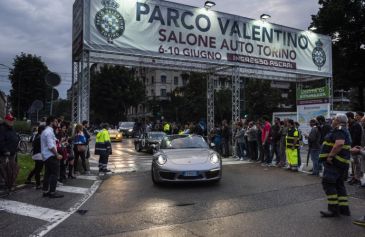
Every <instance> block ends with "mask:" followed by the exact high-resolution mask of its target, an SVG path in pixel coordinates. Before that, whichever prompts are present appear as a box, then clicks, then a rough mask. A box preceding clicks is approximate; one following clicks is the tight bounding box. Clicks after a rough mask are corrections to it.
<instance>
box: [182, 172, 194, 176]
mask: <svg viewBox="0 0 365 237" xmlns="http://www.w3.org/2000/svg"><path fill="white" fill-rule="evenodd" d="M183 175H184V176H198V172H197V171H186V172H184V173H183Z"/></svg>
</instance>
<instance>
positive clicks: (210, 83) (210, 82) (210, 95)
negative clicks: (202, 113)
mask: <svg viewBox="0 0 365 237" xmlns="http://www.w3.org/2000/svg"><path fill="white" fill-rule="evenodd" d="M213 128H214V79H213V78H212V77H211V76H210V74H208V76H207V130H208V133H209V132H210V131H211V129H213Z"/></svg>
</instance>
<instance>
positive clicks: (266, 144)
mask: <svg viewBox="0 0 365 237" xmlns="http://www.w3.org/2000/svg"><path fill="white" fill-rule="evenodd" d="M263 120H264V126H263V128H262V134H261V142H262V147H263V150H264V156H265V158H264V159H265V163H266V165H268V166H270V165H271V162H272V157H271V152H270V144H271V141H270V130H271V125H270V121H269V118H268V117H267V116H264V117H263Z"/></svg>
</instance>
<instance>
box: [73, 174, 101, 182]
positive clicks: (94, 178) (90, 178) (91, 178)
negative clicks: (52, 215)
mask: <svg viewBox="0 0 365 237" xmlns="http://www.w3.org/2000/svg"><path fill="white" fill-rule="evenodd" d="M77 178H78V179H86V180H93V181H95V180H98V179H99V178H98V176H95V175H79V176H77Z"/></svg>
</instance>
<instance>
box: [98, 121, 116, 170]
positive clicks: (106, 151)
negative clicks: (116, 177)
mask: <svg viewBox="0 0 365 237" xmlns="http://www.w3.org/2000/svg"><path fill="white" fill-rule="evenodd" d="M101 127H102V128H103V129H102V130H101V131H100V132H98V134H97V135H96V141H95V155H100V157H99V172H103V173H108V172H111V170H109V169H107V167H108V159H109V155H110V154H112V146H111V141H110V136H109V132H108V127H109V125H108V124H107V123H103V124H101Z"/></svg>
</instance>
